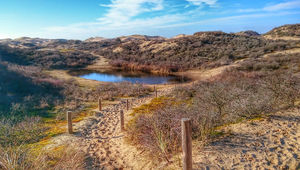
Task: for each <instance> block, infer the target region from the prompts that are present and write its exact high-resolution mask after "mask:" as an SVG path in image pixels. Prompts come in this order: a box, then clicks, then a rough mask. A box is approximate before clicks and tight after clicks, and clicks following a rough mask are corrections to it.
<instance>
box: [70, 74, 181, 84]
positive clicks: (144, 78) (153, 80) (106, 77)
mask: <svg viewBox="0 0 300 170" xmlns="http://www.w3.org/2000/svg"><path fill="white" fill-rule="evenodd" d="M72 74H73V75H74V74H75V75H76V76H78V77H81V78H84V79H89V80H97V81H103V82H123V81H127V82H131V83H142V84H164V83H170V82H178V81H179V80H181V79H182V78H181V77H177V76H172V75H167V76H165V75H156V74H150V73H142V72H126V71H111V72H91V71H77V72H73V73H72Z"/></svg>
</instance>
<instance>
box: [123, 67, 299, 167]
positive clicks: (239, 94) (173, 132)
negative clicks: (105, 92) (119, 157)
mask: <svg viewBox="0 0 300 170" xmlns="http://www.w3.org/2000/svg"><path fill="white" fill-rule="evenodd" d="M299 91H300V82H299V80H297V79H296V78H295V77H293V76H291V75H288V74H280V73H276V74H275V73H271V74H270V73H246V72H238V71H233V72H225V73H223V74H222V75H219V76H216V77H215V78H214V79H213V80H212V79H210V80H209V81H203V82H198V83H196V84H195V85H194V86H192V87H190V86H189V87H184V86H182V87H178V88H176V89H175V90H174V91H173V93H172V94H170V95H169V96H168V97H167V98H166V97H162V98H159V99H156V100H153V101H152V102H151V103H150V104H147V105H143V106H141V107H139V108H136V109H134V112H133V113H132V116H134V118H133V119H132V120H131V121H130V122H129V123H128V126H129V127H128V128H127V129H128V131H127V133H128V139H129V141H131V142H132V143H133V144H134V145H135V146H138V147H140V148H142V149H144V150H146V151H148V153H149V154H150V155H151V157H152V158H157V159H159V160H160V159H164V160H166V161H170V160H171V159H172V157H173V156H174V155H176V153H178V152H179V151H180V145H181V144H180V142H181V136H180V133H181V131H180V127H181V124H180V120H181V119H182V118H191V119H192V130H193V139H197V140H200V141H201V142H202V144H205V143H207V142H209V141H210V140H211V139H213V138H217V137H219V136H222V135H223V134H222V133H221V132H219V131H216V129H217V128H218V127H220V126H223V125H226V124H230V123H234V122H239V121H241V120H243V119H253V118H257V117H261V115H264V114H266V113H270V112H272V111H276V110H279V109H283V108H286V107H293V106H294V104H295V102H296V101H297V100H298V99H299V98H300V93H299ZM164 99H167V100H164Z"/></svg>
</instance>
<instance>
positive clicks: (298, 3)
mask: <svg viewBox="0 0 300 170" xmlns="http://www.w3.org/2000/svg"><path fill="white" fill-rule="evenodd" d="M295 8H300V1H299V0H297V1H290V2H283V3H279V4H276V5H271V6H266V7H264V8H263V10H265V11H279V10H284V9H295Z"/></svg>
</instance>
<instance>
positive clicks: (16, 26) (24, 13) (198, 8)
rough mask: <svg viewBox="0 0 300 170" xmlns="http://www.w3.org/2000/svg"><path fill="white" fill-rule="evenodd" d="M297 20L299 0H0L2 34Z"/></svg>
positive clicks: (241, 26) (155, 30) (266, 26)
mask: <svg viewBox="0 0 300 170" xmlns="http://www.w3.org/2000/svg"><path fill="white" fill-rule="evenodd" d="M294 23H300V0H0V38H17V37H22V36H29V37H41V38H67V39H86V38H89V37H94V36H100V37H106V38H112V37H117V36H122V35H131V34H145V35H160V36H164V37H172V36H175V35H178V34H193V33H194V32H197V31H211V30H221V31H225V32H238V31H242V30H254V31H257V32H259V33H264V32H266V31H269V30H270V29H272V28H273V27H275V26H280V25H283V24H294Z"/></svg>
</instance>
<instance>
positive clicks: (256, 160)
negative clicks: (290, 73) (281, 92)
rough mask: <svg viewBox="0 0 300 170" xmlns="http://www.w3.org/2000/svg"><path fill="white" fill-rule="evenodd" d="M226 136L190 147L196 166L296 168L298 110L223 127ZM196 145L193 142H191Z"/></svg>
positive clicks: (299, 128) (299, 160)
mask: <svg viewBox="0 0 300 170" xmlns="http://www.w3.org/2000/svg"><path fill="white" fill-rule="evenodd" d="M224 131H225V132H226V133H230V135H229V136H226V137H224V138H223V139H221V140H218V141H216V142H213V143H211V144H209V145H208V146H206V147H204V148H197V147H194V156H193V157H194V165H195V166H194V167H195V168H197V169H291V170H293V169H297V168H298V169H299V168H300V111H299V110H298V109H293V110H289V111H284V112H278V113H275V114H274V115H272V116H270V117H269V118H265V119H261V120H254V121H247V122H245V123H239V124H234V125H230V126H228V127H226V128H224ZM195 146H197V144H195Z"/></svg>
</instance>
